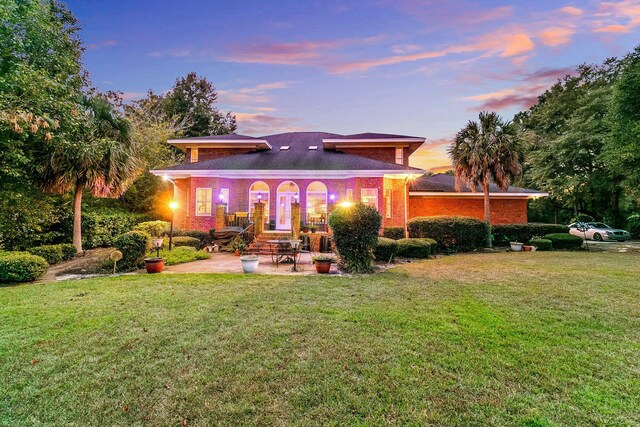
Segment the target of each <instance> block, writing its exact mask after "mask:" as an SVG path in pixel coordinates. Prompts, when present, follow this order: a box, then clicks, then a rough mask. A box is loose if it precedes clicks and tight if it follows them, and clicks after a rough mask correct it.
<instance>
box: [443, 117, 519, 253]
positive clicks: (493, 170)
mask: <svg viewBox="0 0 640 427" xmlns="http://www.w3.org/2000/svg"><path fill="white" fill-rule="evenodd" d="M478 119H479V122H475V121H471V120H470V121H469V123H467V125H466V126H465V127H464V128H462V129H461V130H460V132H458V133H457V134H456V137H455V140H454V142H453V144H452V145H451V147H450V148H449V150H448V152H449V156H450V157H451V160H452V162H453V171H454V174H455V176H456V190H457V191H460V184H461V182H464V183H466V184H467V185H468V186H469V187H470V188H471V190H472V191H473V192H475V191H477V189H478V187H481V188H482V192H483V193H484V221H485V222H486V223H487V247H491V206H490V203H489V183H490V182H491V181H493V182H494V183H496V184H497V185H498V187H500V189H501V190H503V191H506V190H507V188H508V187H509V185H510V184H511V182H513V181H514V180H515V179H516V178H517V177H519V176H520V175H521V174H522V165H521V164H520V159H521V156H522V155H521V150H520V142H519V138H518V134H517V131H516V128H515V126H514V125H513V123H511V122H509V121H504V120H503V119H502V118H501V117H500V116H499V115H497V114H496V113H494V112H482V113H480V115H479V116H478Z"/></svg>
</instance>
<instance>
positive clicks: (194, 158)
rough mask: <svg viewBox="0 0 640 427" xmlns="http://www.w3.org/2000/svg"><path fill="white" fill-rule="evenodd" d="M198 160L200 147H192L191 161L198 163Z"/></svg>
mask: <svg viewBox="0 0 640 427" xmlns="http://www.w3.org/2000/svg"><path fill="white" fill-rule="evenodd" d="M197 162H198V149H197V148H192V149H191V163H197Z"/></svg>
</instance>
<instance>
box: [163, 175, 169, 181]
mask: <svg viewBox="0 0 640 427" xmlns="http://www.w3.org/2000/svg"><path fill="white" fill-rule="evenodd" d="M162 179H163V180H164V181H169V175H167V174H166V173H165V174H164V176H163V177H162Z"/></svg>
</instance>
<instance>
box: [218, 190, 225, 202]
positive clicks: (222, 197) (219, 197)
mask: <svg viewBox="0 0 640 427" xmlns="http://www.w3.org/2000/svg"><path fill="white" fill-rule="evenodd" d="M218 200H220V203H222V202H224V194H222V192H220V194H219V195H218Z"/></svg>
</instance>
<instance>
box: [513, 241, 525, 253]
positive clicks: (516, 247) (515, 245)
mask: <svg viewBox="0 0 640 427" xmlns="http://www.w3.org/2000/svg"><path fill="white" fill-rule="evenodd" d="M510 243H511V250H512V251H513V252H520V251H522V247H523V246H524V243H518V242H510Z"/></svg>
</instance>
